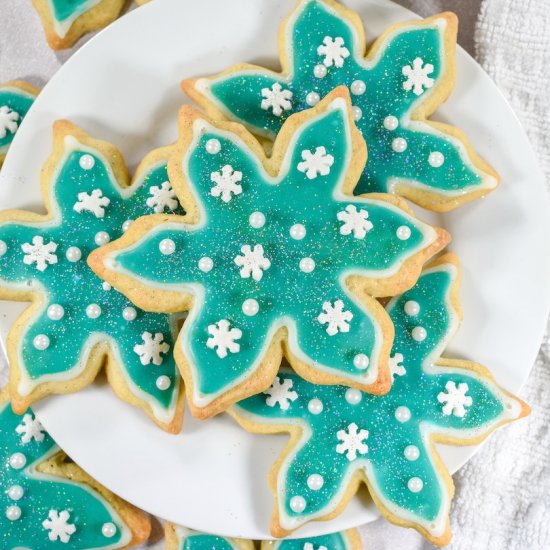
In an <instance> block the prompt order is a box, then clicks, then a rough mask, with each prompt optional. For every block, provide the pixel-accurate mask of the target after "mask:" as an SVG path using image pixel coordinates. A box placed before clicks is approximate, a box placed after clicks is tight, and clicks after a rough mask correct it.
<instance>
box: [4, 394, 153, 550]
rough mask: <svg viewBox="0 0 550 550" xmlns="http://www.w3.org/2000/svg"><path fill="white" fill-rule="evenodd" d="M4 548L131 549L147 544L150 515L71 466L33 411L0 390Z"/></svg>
mask: <svg viewBox="0 0 550 550" xmlns="http://www.w3.org/2000/svg"><path fill="white" fill-rule="evenodd" d="M0 455H1V456H0V460H1V463H2V464H3V467H2V468H1V469H0V491H1V493H2V495H3V505H4V509H3V512H2V513H1V514H0V546H1V547H2V548H5V549H8V548H36V549H40V550H54V549H59V548H78V550H88V549H90V550H91V549H94V550H96V549H100V548H106V549H107V548H108V549H110V550H114V549H117V548H126V547H128V546H135V545H137V544H141V543H143V542H145V541H146V540H147V538H148V537H149V533H150V530H151V525H150V522H149V519H148V518H147V516H146V515H145V514H144V513H143V512H141V511H139V510H137V509H136V508H134V507H133V506H131V505H130V504H128V503H126V502H124V501H123V500H122V499H120V498H118V497H117V496H115V495H114V494H113V493H111V492H110V491H109V490H107V489H105V488H104V487H102V486H101V485H100V484H99V483H97V482H96V481H94V480H93V479H92V478H91V477H90V476H89V475H88V474H86V473H85V472H84V471H83V470H81V469H80V468H79V467H78V466H77V465H76V464H74V463H73V462H70V461H69V460H68V459H67V457H66V455H65V454H64V453H63V452H62V451H61V449H60V448H59V447H58V446H57V445H56V444H55V442H54V441H53V439H52V438H51V437H50V436H49V435H48V434H47V433H46V431H45V430H44V428H43V427H42V425H41V424H40V422H39V421H38V419H37V418H36V417H35V416H34V413H33V412H32V411H31V410H30V409H29V410H27V411H26V412H25V414H23V415H20V416H19V415H16V414H14V413H13V411H12V409H11V407H10V403H9V401H8V400H7V392H6V391H3V392H0Z"/></svg>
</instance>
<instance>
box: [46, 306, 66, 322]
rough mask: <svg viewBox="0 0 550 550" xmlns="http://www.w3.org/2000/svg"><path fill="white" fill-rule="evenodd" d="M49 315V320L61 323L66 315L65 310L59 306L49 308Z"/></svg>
mask: <svg viewBox="0 0 550 550" xmlns="http://www.w3.org/2000/svg"><path fill="white" fill-rule="evenodd" d="M47 315H48V318H49V319H51V320H52V321H59V320H61V319H63V316H64V315H65V309H64V308H63V306H60V305H59V304H52V305H51V306H49V307H48V311H47Z"/></svg>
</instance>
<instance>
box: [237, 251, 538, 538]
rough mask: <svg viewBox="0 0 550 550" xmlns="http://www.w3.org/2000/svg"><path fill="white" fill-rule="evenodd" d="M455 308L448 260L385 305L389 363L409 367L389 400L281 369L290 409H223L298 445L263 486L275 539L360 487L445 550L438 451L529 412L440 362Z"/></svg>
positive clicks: (478, 370) (448, 489)
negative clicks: (270, 489)
mask: <svg viewBox="0 0 550 550" xmlns="http://www.w3.org/2000/svg"><path fill="white" fill-rule="evenodd" d="M457 297H458V262H457V259H456V257H454V256H453V255H450V254H449V255H447V256H444V257H442V258H440V259H439V260H437V261H436V262H434V263H433V264H432V265H431V266H428V267H427V268H426V269H425V270H424V272H423V274H422V275H421V277H420V279H419V280H418V282H417V284H416V286H414V287H413V288H412V289H410V290H409V291H407V292H406V293H405V294H403V295H402V296H397V297H395V298H393V299H392V300H391V301H390V302H389V303H388V305H387V310H388V312H389V314H390V316H391V319H392V321H393V324H394V326H395V342H394V349H399V350H401V353H393V354H392V355H393V357H394V361H393V362H394V364H395V365H399V363H401V362H402V361H403V362H404V361H405V360H404V358H406V365H407V368H406V369H405V368H403V371H400V372H399V374H398V376H396V377H395V379H394V383H393V386H392V388H391V390H390V392H389V393H387V394H385V395H382V396H372V395H369V394H366V393H362V392H361V391H359V390H357V389H355V388H346V387H344V386H327V385H315V384H312V383H310V382H307V381H305V380H304V379H302V378H300V377H299V376H298V375H297V374H295V373H294V372H292V371H291V370H289V369H287V368H283V369H281V371H280V372H279V378H281V379H284V380H285V381H288V382H292V390H293V391H295V392H296V394H297V396H296V399H294V400H292V401H289V402H288V406H287V407H284V408H283V407H272V406H270V405H269V403H267V402H266V399H265V396H264V395H256V396H253V397H250V398H248V399H246V400H244V401H241V402H239V403H237V404H236V405H234V406H233V407H232V408H231V409H230V411H229V412H230V413H231V414H232V415H233V416H234V417H235V418H236V419H237V420H238V421H239V422H240V423H241V424H242V425H243V426H244V427H246V429H248V430H251V431H254V432H258V433H266V431H268V432H270V433H271V432H272V430H271V429H270V427H272V426H274V425H275V426H278V427H279V429H280V431H288V432H290V433H292V435H293V439H292V444H291V445H290V447H287V449H286V451H285V452H284V454H283V455H282V457H280V459H279V460H278V461H277V466H276V467H275V470H274V471H273V472H272V473H271V477H270V479H273V480H276V481H275V485H276V487H275V491H276V496H277V499H276V500H277V509H276V510H275V513H274V515H273V521H272V523H271V525H272V534H273V535H274V536H277V537H281V536H286V535H287V534H288V533H290V532H291V531H294V530H295V529H296V528H298V527H300V526H301V525H302V524H304V523H306V522H307V521H310V520H313V519H318V518H324V517H326V516H329V515H333V514H335V512H336V510H339V509H341V508H342V503H343V502H344V501H343V500H342V495H347V496H348V495H349V491H350V490H351V489H350V487H351V488H353V487H356V483H357V482H358V481H361V480H363V481H366V482H367V483H368V486H369V488H370V490H371V492H372V496H373V497H374V502H375V503H376V504H377V506H378V507H379V508H380V510H381V512H382V514H383V515H384V516H385V517H386V518H388V519H389V520H390V521H394V522H395V523H397V524H399V525H405V526H409V527H415V528H416V529H418V530H419V531H420V532H421V533H423V534H425V536H427V537H428V539H429V540H430V541H431V542H432V543H434V544H437V545H444V544H447V543H448V542H449V539H450V536H451V533H450V527H449V519H448V514H449V507H450V501H451V497H452V493H453V490H452V489H453V488H452V480H451V477H450V475H449V474H448V472H447V471H446V470H445V469H444V467H443V463H442V462H441V461H440V460H439V459H438V457H437V456H436V450H435V447H434V442H445V443H457V444H471V443H474V442H479V441H480V440H481V439H482V438H484V437H486V436H487V435H488V434H489V433H490V432H491V431H492V430H493V429H495V428H496V427H498V426H500V425H501V424H503V423H506V422H510V421H511V420H514V419H517V418H519V417H521V416H525V415H526V414H528V412H529V408H528V407H527V405H525V404H524V403H522V402H521V401H520V400H519V399H517V398H515V397H513V396H512V395H510V394H508V393H507V392H505V391H504V390H502V389H501V388H499V387H498V386H497V384H496V383H495V381H494V380H493V379H492V378H491V375H490V374H489V372H488V371H486V370H485V369H484V368H483V367H481V366H480V365H477V364H475V363H471V362H469V361H458V360H450V359H442V358H440V357H439V351H440V350H441V349H444V348H445V346H446V344H447V343H448V342H449V340H450V339H451V338H452V336H453V335H454V333H455V331H456V329H457V327H458V322H459V315H460V314H459V311H458V303H457ZM411 303H413V304H415V305H416V306H418V307H416V308H412V307H411V306H410V304H411ZM419 326H421V327H423V329H424V330H425V331H426V337H425V338H424V339H423V340H421V341H420V340H418V339H415V338H414V337H413V333H414V329H415V328H417V327H419ZM321 488H322V491H321V490H320V489H321ZM347 496H346V497H344V499H347Z"/></svg>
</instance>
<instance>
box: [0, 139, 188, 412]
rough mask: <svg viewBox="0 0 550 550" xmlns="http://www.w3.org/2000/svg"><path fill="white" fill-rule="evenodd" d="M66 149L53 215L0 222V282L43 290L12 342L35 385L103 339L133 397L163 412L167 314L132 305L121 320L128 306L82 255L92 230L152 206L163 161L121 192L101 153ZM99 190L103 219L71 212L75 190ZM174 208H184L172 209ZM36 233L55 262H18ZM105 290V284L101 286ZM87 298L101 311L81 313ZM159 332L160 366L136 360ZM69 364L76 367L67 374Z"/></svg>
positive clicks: (169, 400)
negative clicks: (38, 343) (54, 313)
mask: <svg viewBox="0 0 550 550" xmlns="http://www.w3.org/2000/svg"><path fill="white" fill-rule="evenodd" d="M79 149H80V148H79V146H78V144H77V145H76V149H75V150H74V151H70V152H68V153H67V154H66V156H65V157H64V159H63V160H62V161H61V162H60V165H59V167H58V173H57V175H56V176H54V181H53V182H52V186H53V187H52V191H51V193H52V195H51V202H52V207H53V209H54V211H55V218H54V220H53V221H47V222H37V223H30V222H24V223H22V222H18V223H16V222H9V221H8V222H4V223H3V224H1V225H0V241H1V242H0V245H2V243H4V245H5V250H6V251H5V253H4V254H3V255H1V256H0V285H2V286H4V287H6V288H8V289H10V288H11V289H26V288H28V287H32V288H34V289H36V290H37V291H38V292H39V293H40V294H43V296H44V302H43V304H42V307H41V308H40V311H39V312H38V313H37V314H36V316H35V317H34V318H33V319H32V321H31V322H30V324H29V325H28V328H26V330H25V331H24V333H23V335H22V338H21V340H20V343H19V348H18V353H19V366H20V368H21V369H22V371H23V373H25V374H26V375H27V377H28V378H30V381H31V384H32V385H33V386H36V385H38V384H40V383H42V382H46V381H48V380H51V379H52V377H53V379H61V380H71V379H72V378H74V376H76V374H79V372H77V371H78V370H80V369H82V368H84V367H85V361H86V359H87V353H88V352H89V350H90V347H91V345H93V343H95V342H98V343H107V344H110V346H111V348H112V350H113V351H114V353H115V357H116V359H117V362H118V363H119V364H120V368H121V369H122V370H123V372H124V373H125V377H126V378H127V379H129V381H130V382H131V383H132V385H135V387H136V388H134V387H132V385H131V386H130V389H131V391H133V392H134V393H135V394H136V395H137V396H138V397H139V398H140V399H142V400H143V399H145V400H147V401H150V402H152V403H153V405H154V406H153V410H154V409H155V407H156V408H158V409H159V410H161V411H164V412H163V415H164V416H166V415H167V414H173V412H169V411H170V409H171V408H172V407H173V405H174V403H175V399H176V396H177V393H178V384H179V373H178V371H177V368H176V365H175V361H174V358H173V356H172V353H171V351H172V349H173V346H174V338H173V331H174V328H175V327H173V326H172V325H173V324H174V322H175V321H174V319H173V318H171V317H170V316H167V315H159V314H153V313H148V312H145V311H141V310H139V309H137V308H136V311H137V317H136V319H135V320H133V321H126V320H125V319H124V318H123V316H122V312H123V310H124V309H125V308H127V307H130V306H132V304H131V303H130V302H129V301H128V300H127V299H126V298H125V297H124V296H123V295H122V294H119V293H118V292H117V291H116V290H114V289H111V290H104V286H103V284H102V281H101V279H99V278H98V277H97V276H96V275H95V274H94V273H93V272H92V270H91V269H90V268H89V267H88V265H87V263H86V257H87V256H88V254H89V253H90V252H91V251H92V250H94V249H95V248H97V244H96V243H95V242H94V239H95V235H96V234H97V233H98V232H100V231H105V232H107V233H108V234H109V235H110V237H111V238H112V239H114V238H117V237H120V236H121V235H122V232H123V230H122V225H123V223H124V222H125V221H126V220H133V219H135V218H137V217H138V216H141V215H143V214H148V213H151V212H153V208H152V207H150V206H148V205H147V204H146V201H147V199H148V198H150V197H151V195H150V193H151V188H152V187H155V186H156V187H159V186H161V185H162V183H163V182H166V181H167V180H168V176H167V169H166V163H159V164H157V165H155V166H153V167H151V168H150V169H149V172H148V173H147V174H146V175H145V177H144V178H143V182H142V183H141V184H140V185H139V187H138V188H133V189H132V190H131V191H127V190H121V189H120V188H119V186H118V184H117V183H115V181H114V179H113V176H112V173H111V171H110V168H108V167H107V165H106V164H104V161H103V159H102V157H101V156H100V155H98V154H96V153H95V152H94V151H88V150H87V149H83V150H79ZM84 154H86V155H91V156H92V157H93V158H94V160H95V164H94V166H93V168H92V169H90V170H84V169H83V168H81V166H80V164H79V162H80V159H81V158H82V157H83V155H84ZM98 189H99V190H101V192H102V195H103V197H107V198H108V199H109V201H110V203H109V205H108V206H106V207H105V209H104V217H99V218H98V217H96V216H95V215H94V214H93V213H91V212H89V211H83V212H81V213H78V212H76V211H75V210H74V205H75V203H76V202H77V201H78V200H79V199H78V195H79V194H80V193H88V194H92V192H93V191H94V190H98ZM177 212H179V213H181V212H183V210H182V209H181V208H179V207H178V209H177ZM37 236H38V237H42V238H43V242H44V244H48V243H50V242H52V241H53V242H54V243H56V244H57V249H56V250H55V252H54V254H55V255H56V257H57V263H53V264H50V265H47V267H46V269H44V271H39V270H38V269H37V264H31V265H27V264H25V263H24V256H25V255H26V254H25V252H24V251H23V250H22V246H23V245H24V244H25V243H32V242H33V238H35V237H37ZM69 247H78V248H79V249H80V250H81V252H82V258H81V260H80V261H78V262H74V263H72V262H70V261H68V259H67V258H66V253H67V250H68V249H69ZM1 248H2V247H1V246H0V249H1ZM107 288H108V287H107ZM51 304H59V305H61V306H62V307H63V308H64V310H65V315H64V317H63V318H62V319H61V320H59V321H54V320H51V319H50V318H49V317H48V314H47V309H48V306H50V305H51ZM90 304H97V305H99V306H100V307H101V315H100V317H98V318H96V319H91V318H89V317H88V316H87V314H86V308H87V306H88V305H90ZM145 332H149V333H151V334H152V335H155V334H157V333H159V334H162V336H163V340H164V342H165V343H166V344H167V345H168V346H169V349H170V353H163V354H162V357H163V361H162V364H161V365H156V364H153V363H149V364H142V362H141V360H140V357H139V356H138V354H137V353H136V352H135V351H134V346H136V345H139V344H142V343H143V340H142V335H143V334H144V333H145ZM40 334H45V335H46V336H48V337H49V339H50V345H49V347H48V348H47V349H45V350H42V351H41V350H38V349H36V348H35V347H34V345H33V340H34V338H35V337H36V336H37V335H40ZM73 369H77V370H75V371H74V373H73ZM159 376H168V377H169V379H170V381H171V384H170V387H169V389H165V390H160V389H159V388H157V386H156V380H157V378H158V377H159Z"/></svg>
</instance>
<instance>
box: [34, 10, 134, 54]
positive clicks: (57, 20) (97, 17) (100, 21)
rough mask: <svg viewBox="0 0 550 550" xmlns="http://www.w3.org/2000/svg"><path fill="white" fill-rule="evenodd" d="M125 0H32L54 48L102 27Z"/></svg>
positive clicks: (69, 44) (111, 20) (62, 47)
mask: <svg viewBox="0 0 550 550" xmlns="http://www.w3.org/2000/svg"><path fill="white" fill-rule="evenodd" d="M124 2H125V0H32V3H33V4H34V7H35V8H36V11H37V12H38V15H39V16H40V19H41V20H42V25H43V27H44V32H45V33H46V39H47V40H48V44H49V45H50V47H51V48H52V49H54V50H63V49H66V48H70V47H71V46H72V45H73V44H74V43H75V42H76V41H77V40H78V39H79V38H80V37H81V36H83V35H84V34H86V33H88V32H91V31H96V30H99V29H102V28H103V27H106V26H107V25H108V24H109V23H112V22H113V21H114V20H115V19H116V18H117V17H118V15H119V13H120V11H121V10H122V8H123V6H124Z"/></svg>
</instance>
